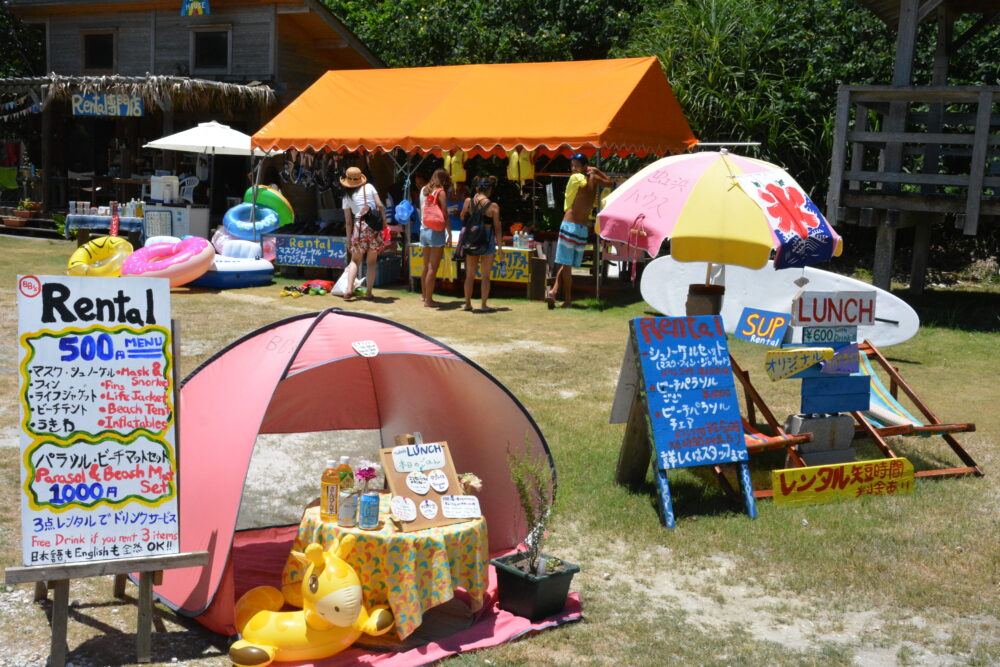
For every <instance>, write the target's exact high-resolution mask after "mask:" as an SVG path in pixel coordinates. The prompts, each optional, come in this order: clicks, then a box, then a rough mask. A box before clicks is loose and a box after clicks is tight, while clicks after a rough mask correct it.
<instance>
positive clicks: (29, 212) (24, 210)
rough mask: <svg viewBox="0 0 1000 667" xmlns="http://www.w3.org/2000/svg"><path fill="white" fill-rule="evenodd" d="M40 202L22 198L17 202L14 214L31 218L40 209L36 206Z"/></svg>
mask: <svg viewBox="0 0 1000 667" xmlns="http://www.w3.org/2000/svg"><path fill="white" fill-rule="evenodd" d="M37 205H38V202H34V201H31V200H30V199H22V200H21V201H20V202H18V204H17V208H16V209H14V215H15V216H17V217H18V218H30V217H31V216H33V215H34V214H35V211H37V210H38V209H37V208H36V206H37Z"/></svg>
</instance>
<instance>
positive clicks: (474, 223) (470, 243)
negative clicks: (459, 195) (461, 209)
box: [462, 198, 493, 255]
mask: <svg viewBox="0 0 1000 667" xmlns="http://www.w3.org/2000/svg"><path fill="white" fill-rule="evenodd" d="M492 203H493V202H491V201H490V200H489V199H486V200H484V201H483V202H482V203H481V204H476V200H475V198H473V199H472V202H471V204H470V206H469V213H468V215H466V216H465V219H464V220H462V250H463V252H467V253H472V254H473V255H479V254H482V253H483V250H487V248H486V244H487V243H489V242H490V238H489V233H488V232H487V229H488V228H487V225H492V224H493V221H492V220H490V219H489V218H487V217H486V210H487V209H488V208H489V207H490V204H492Z"/></svg>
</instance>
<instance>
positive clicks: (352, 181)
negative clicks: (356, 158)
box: [340, 167, 368, 188]
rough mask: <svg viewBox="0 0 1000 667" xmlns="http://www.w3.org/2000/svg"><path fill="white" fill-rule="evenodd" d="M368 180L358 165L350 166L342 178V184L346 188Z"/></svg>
mask: <svg viewBox="0 0 1000 667" xmlns="http://www.w3.org/2000/svg"><path fill="white" fill-rule="evenodd" d="M367 182H368V179H367V178H365V175H364V174H363V173H361V170H360V169H358V168H357V167H348V168H347V172H346V173H345V174H344V177H343V178H341V179H340V184H341V185H343V186H344V187H345V188H356V187H358V186H359V185H364V184H365V183H367Z"/></svg>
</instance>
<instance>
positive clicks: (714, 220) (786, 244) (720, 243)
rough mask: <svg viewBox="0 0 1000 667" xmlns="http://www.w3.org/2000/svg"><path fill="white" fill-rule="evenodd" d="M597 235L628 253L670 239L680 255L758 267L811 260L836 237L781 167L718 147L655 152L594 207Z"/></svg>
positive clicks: (830, 248)
mask: <svg viewBox="0 0 1000 667" xmlns="http://www.w3.org/2000/svg"><path fill="white" fill-rule="evenodd" d="M599 220H600V227H601V232H600V234H601V237H602V238H604V239H606V240H608V241H610V242H612V244H614V245H616V246H617V247H618V250H619V252H620V253H623V254H624V255H625V256H626V257H635V256H636V254H637V253H638V252H640V251H645V252H647V253H648V254H649V255H651V256H653V257H655V256H656V255H658V254H659V253H660V248H661V246H662V244H663V241H664V240H666V239H668V238H669V239H670V253H671V255H673V257H674V259H676V260H679V261H682V262H714V263H719V264H736V265H739V266H745V267H747V268H750V269H759V268H761V267H763V266H764V265H765V264H767V261H768V259H769V258H770V255H771V251H772V250H774V251H776V255H775V258H774V267H775V268H776V269H782V268H790V267H802V266H813V265H815V264H819V263H822V262H825V261H827V260H829V259H830V258H831V257H834V256H836V255H839V254H840V251H841V239H840V236H839V235H838V234H837V233H836V232H835V231H834V230H833V228H832V227H831V226H830V224H829V223H828V222H827V221H826V219H825V218H824V217H823V215H822V213H820V210H819V208H818V207H817V206H816V204H814V203H813V201H812V200H811V199H809V197H808V195H806V193H805V191H803V190H802V188H801V187H800V186H799V184H798V183H796V182H795V179H794V178H792V177H791V176H790V175H789V174H788V173H787V172H786V171H785V170H783V169H781V168H780V167H778V166H776V165H773V164H771V163H769V162H764V161H762V160H755V159H752V158H748V157H742V156H738V155H732V154H730V153H728V152H726V151H725V150H723V151H721V152H701V153H690V154H685V155H674V156H671V157H667V158H663V159H662V160H658V161H656V162H654V163H653V164H651V165H649V166H648V167H646V168H644V169H642V170H641V171H640V172H638V173H637V174H635V175H634V176H632V177H631V178H630V179H628V181H626V182H625V183H624V184H622V185H621V186H619V187H618V188H617V189H616V190H615V191H614V192H613V193H612V194H611V195H610V196H609V197H608V198H607V200H606V204H605V207H604V209H603V210H602V211H601V212H600V214H599Z"/></svg>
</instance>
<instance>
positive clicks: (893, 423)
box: [851, 341, 983, 477]
mask: <svg viewBox="0 0 1000 667" xmlns="http://www.w3.org/2000/svg"><path fill="white" fill-rule="evenodd" d="M859 349H860V352H861V355H860V356H861V372H862V373H865V374H866V375H868V376H869V377H870V378H871V403H870V405H869V408H868V410H865V411H862V412H852V413H851V415H852V416H853V417H854V420H855V422H857V430H858V431H859V432H860V433H863V434H864V435H867V436H868V437H869V438H871V440H872V442H874V443H875V446H876V447H878V448H879V449H880V450H882V453H884V454H885V455H886V456H887V457H889V458H898V454H896V452H895V451H893V449H892V447H890V446H889V443H887V442H886V440H885V439H886V438H887V437H889V436H894V435H916V436H923V437H930V436H935V435H938V436H941V438H943V439H944V441H945V442H946V443H947V444H948V446H949V447H951V449H952V450H953V451H954V452H955V454H956V455H958V458H959V459H961V461H962V463H964V464H965V466H964V467H960V468H936V469H933V470H918V471H917V472H916V474H915V475H916V476H917V477H956V476H961V475H976V476H977V477H981V476H982V475H983V471H982V469H981V468H980V467H979V465H978V464H977V463H976V462H975V460H973V458H972V457H971V456H969V453H968V452H966V451H965V449H964V448H963V447H962V445H961V444H959V442H958V440H956V439H955V437H954V436H953V435H952V434H953V433H971V432H973V431H975V430H976V425H975V424H973V423H952V424H946V423H944V422H942V421H941V420H940V419H938V418H937V416H936V415H935V414H934V413H933V412H931V410H930V408H929V407H927V404H926V403H924V401H923V400H922V399H921V398H920V397H919V396H918V395H917V393H916V392H915V391H914V390H913V389H912V388H911V387H910V385H909V384H907V382H906V381H905V380H904V379H903V378H902V376H901V375H900V374H899V369H897V368H896V367H894V366H893V365H892V364H890V363H889V360H888V359H886V358H885V356H884V355H883V354H882V352H880V351H879V349H878V348H877V347H875V346H874V345H873V344H872V343H871V342H870V341H865V342H864V343H862V344H861V345H860V346H859ZM872 360H874V361H875V363H877V364H878V366H879V367H880V368H881V370H882V371H883V372H884V373H885V374H886V375H887V376H888V378H889V388H888V389H886V386H885V384H883V382H882V380H881V378H880V377H879V375H878V373H877V372H876V370H875V368H874V367H873V366H872ZM900 389H902V391H903V393H904V394H905V395H906V397H907V398H908V399H909V400H910V402H911V403H912V404H913V405H914V407H915V408H916V409H917V411H918V412H919V413H920V414H921V415H922V417H919V418H918V417H917V416H915V415H914V414H913V413H912V412H911V411H910V410H907V409H906V407H905V406H903V405H902V404H901V403H900V402H899V390H900Z"/></svg>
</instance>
